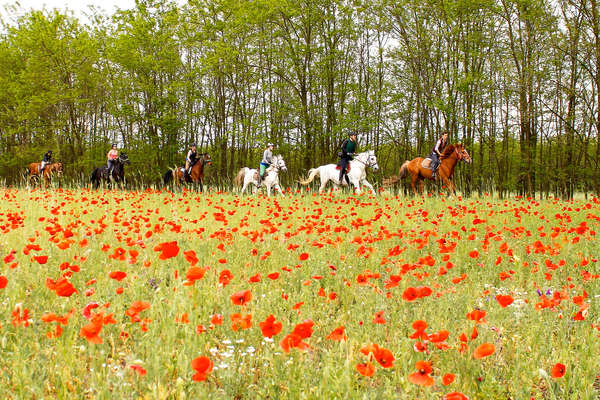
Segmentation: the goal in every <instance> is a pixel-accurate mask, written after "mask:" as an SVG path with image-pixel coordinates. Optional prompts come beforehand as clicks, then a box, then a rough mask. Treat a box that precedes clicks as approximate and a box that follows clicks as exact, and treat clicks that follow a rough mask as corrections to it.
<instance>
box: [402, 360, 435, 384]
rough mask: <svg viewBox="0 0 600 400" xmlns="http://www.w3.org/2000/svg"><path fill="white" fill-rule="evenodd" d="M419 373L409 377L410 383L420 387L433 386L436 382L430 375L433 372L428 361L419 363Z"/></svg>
mask: <svg viewBox="0 0 600 400" xmlns="http://www.w3.org/2000/svg"><path fill="white" fill-rule="evenodd" d="M416 367H417V372H414V373H412V374H410V375H409V376H408V381H409V382H411V383H414V384H415V385H419V386H433V383H434V380H433V378H432V377H431V376H429V374H431V372H432V371H433V370H432V369H431V363H430V362H428V361H417V365H416Z"/></svg>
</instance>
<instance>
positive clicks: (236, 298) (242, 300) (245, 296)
mask: <svg viewBox="0 0 600 400" xmlns="http://www.w3.org/2000/svg"><path fill="white" fill-rule="evenodd" d="M229 298H230V299H231V302H232V303H233V304H235V305H236V306H244V305H246V304H248V302H249V301H250V300H252V292H251V291H250V290H243V291H241V292H237V293H234V294H232V295H231V296H230V297H229Z"/></svg>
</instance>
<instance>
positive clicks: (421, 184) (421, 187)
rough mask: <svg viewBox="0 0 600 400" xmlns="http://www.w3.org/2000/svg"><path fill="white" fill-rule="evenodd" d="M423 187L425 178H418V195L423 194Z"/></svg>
mask: <svg viewBox="0 0 600 400" xmlns="http://www.w3.org/2000/svg"><path fill="white" fill-rule="evenodd" d="M424 187H425V180H424V179H419V194H420V195H422V194H423V190H424Z"/></svg>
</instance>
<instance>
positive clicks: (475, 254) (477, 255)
mask: <svg viewBox="0 0 600 400" xmlns="http://www.w3.org/2000/svg"><path fill="white" fill-rule="evenodd" d="M469 257H471V258H477V257H479V252H478V251H477V250H472V251H470V252H469Z"/></svg>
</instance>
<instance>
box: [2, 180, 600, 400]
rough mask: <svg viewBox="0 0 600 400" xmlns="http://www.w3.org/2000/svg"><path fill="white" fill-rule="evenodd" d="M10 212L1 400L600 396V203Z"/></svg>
mask: <svg viewBox="0 0 600 400" xmlns="http://www.w3.org/2000/svg"><path fill="white" fill-rule="evenodd" d="M0 199H1V200H0V232H1V235H0V252H1V257H2V270H1V272H0V275H1V276H0V299H1V301H2V309H1V311H0V323H1V328H0V349H1V352H2V353H1V354H2V358H1V361H0V365H1V372H0V397H1V398H7V399H8V398H13V399H20V398H38V399H39V398H61V399H63V398H90V399H96V398H98V399H112V398H123V399H125V398H127V399H129V398H132V399H137V398H148V399H167V398H169V399H171V398H172V399H184V398H194V399H197V398H208V397H214V398H217V397H218V398H231V399H246V398H261V399H265V398H269V399H304V398H306V399H334V398H336V399H346V398H364V399H375V398H378V399H384V398H398V399H446V400H450V399H465V398H469V399H593V398H597V396H598V395H599V392H598V391H597V388H598V383H597V380H598V381H600V378H598V375H599V374H600V357H598V351H599V350H600V339H599V335H600V321H599V311H600V310H599V299H600V286H599V284H598V278H599V275H598V257H599V256H600V255H599V248H600V246H598V238H597V231H598V230H599V229H598V227H599V223H600V199H598V198H590V199H587V200H586V199H580V200H575V201H570V202H567V201H562V200H552V199H551V200H543V201H540V200H534V199H527V198H519V197H516V198H515V197H513V198H511V199H506V200H501V199H497V198H491V197H485V196H484V197H481V198H473V199H462V198H460V197H458V198H446V197H444V196H441V197H434V198H429V197H425V198H411V197H402V196H400V197H397V196H394V195H391V194H385V193H384V194H382V195H380V196H369V195H367V194H363V195H360V196H351V195H348V194H339V195H331V194H326V195H321V196H319V195H316V194H314V193H312V192H301V193H292V194H291V195H289V196H287V197H285V198H282V197H271V198H265V197H263V196H237V195H233V194H228V193H218V192H211V193H205V194H200V193H196V192H187V191H184V192H178V193H170V192H167V191H153V190H147V191H129V192H126V191H89V190H80V189H74V190H66V189H64V190H61V189H56V190H27V189H2V190H1V191H0Z"/></svg>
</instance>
